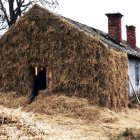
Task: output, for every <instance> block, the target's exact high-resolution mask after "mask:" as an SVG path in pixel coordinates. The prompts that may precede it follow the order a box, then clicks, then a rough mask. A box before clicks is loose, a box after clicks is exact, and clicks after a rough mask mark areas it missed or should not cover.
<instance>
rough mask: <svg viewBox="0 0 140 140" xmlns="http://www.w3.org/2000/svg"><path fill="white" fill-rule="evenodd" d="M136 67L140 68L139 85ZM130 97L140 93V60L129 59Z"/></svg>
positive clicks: (139, 74)
mask: <svg viewBox="0 0 140 140" xmlns="http://www.w3.org/2000/svg"><path fill="white" fill-rule="evenodd" d="M136 65H137V66H138V67H139V73H138V76H139V77H138V78H139V83H138V84H136ZM128 76H129V96H133V95H134V93H139V92H140V60H136V59H130V58H129V59H128Z"/></svg>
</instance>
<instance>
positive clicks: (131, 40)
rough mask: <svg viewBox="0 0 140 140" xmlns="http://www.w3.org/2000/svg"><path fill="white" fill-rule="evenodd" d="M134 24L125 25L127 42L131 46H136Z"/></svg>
mask: <svg viewBox="0 0 140 140" xmlns="http://www.w3.org/2000/svg"><path fill="white" fill-rule="evenodd" d="M135 28H136V27H135V26H127V25H126V34H127V43H128V44H129V45H130V46H131V47H132V48H133V49H135V48H136V33H135Z"/></svg>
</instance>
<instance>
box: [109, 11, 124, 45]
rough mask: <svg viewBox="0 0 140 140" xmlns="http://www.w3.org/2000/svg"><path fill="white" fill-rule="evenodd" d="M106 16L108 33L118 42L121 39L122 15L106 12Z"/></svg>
mask: <svg viewBox="0 0 140 140" xmlns="http://www.w3.org/2000/svg"><path fill="white" fill-rule="evenodd" d="M106 16H107V17H108V35H109V36H110V37H112V38H114V39H115V40H116V41H117V42H118V43H120V42H121V41H122V31H121V18H122V16H123V15H122V14H120V13H112V14H106Z"/></svg>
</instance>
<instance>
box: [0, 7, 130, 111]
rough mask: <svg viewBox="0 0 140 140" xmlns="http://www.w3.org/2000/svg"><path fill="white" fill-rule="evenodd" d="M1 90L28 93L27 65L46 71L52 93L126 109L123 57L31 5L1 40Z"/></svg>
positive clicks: (28, 69)
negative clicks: (51, 74)
mask: <svg viewBox="0 0 140 140" xmlns="http://www.w3.org/2000/svg"><path fill="white" fill-rule="evenodd" d="M0 45H1V46H2V48H1V49H0V61H1V63H0V71H1V73H0V77H1V84H0V88H1V89H2V90H3V91H7V90H10V91H11V90H12V91H17V92H18V93H21V94H23V93H29V92H30V91H31V85H32V82H31V80H32V75H31V71H30V68H31V66H39V65H45V66H46V67H47V66H51V67H52V71H53V87H52V90H53V91H55V92H56V91H64V92H65V93H66V94H69V93H73V94H75V95H78V96H82V97H88V98H89V99H92V100H93V101H95V102H96V103H97V104H100V105H102V106H107V107H109V108H112V107H113V108H116V107H117V106H118V107H124V106H126V105H127V93H128V83H127V55H126V54H124V53H120V52H116V51H113V50H110V49H108V48H106V47H105V46H104V45H103V44H102V43H101V42H100V41H99V40H98V39H96V38H95V37H93V36H90V35H88V34H86V33H84V32H82V31H80V30H78V29H77V28H76V27H74V26H73V25H71V24H70V23H68V22H67V21H66V20H64V19H62V18H60V17H59V16H56V15H54V14H52V13H50V12H49V11H46V10H44V9H42V8H40V7H39V6H37V5H35V6H34V7H33V8H32V9H31V10H30V11H29V12H28V13H27V14H26V15H25V16H23V17H22V18H20V20H19V21H18V22H17V23H16V24H15V25H13V26H12V27H11V28H10V29H9V31H8V32H7V33H6V34H5V35H4V36H3V37H2V39H1V41H0Z"/></svg>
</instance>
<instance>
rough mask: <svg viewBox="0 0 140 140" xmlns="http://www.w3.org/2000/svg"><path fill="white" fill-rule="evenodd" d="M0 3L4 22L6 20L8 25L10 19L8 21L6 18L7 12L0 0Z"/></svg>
mask: <svg viewBox="0 0 140 140" xmlns="http://www.w3.org/2000/svg"><path fill="white" fill-rule="evenodd" d="M0 5H1V10H2V12H3V14H4V16H5V19H6V22H7V23H8V25H9V23H10V21H9V19H8V15H7V12H6V10H5V8H4V6H3V3H2V1H1V0H0Z"/></svg>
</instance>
